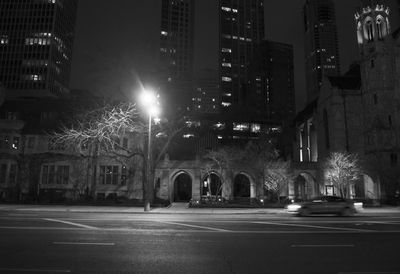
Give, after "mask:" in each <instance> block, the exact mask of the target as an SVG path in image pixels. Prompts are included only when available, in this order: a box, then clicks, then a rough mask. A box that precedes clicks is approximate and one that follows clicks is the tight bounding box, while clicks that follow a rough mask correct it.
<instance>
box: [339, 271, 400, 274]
mask: <svg viewBox="0 0 400 274" xmlns="http://www.w3.org/2000/svg"><path fill="white" fill-rule="evenodd" d="M338 274H400V272H398V271H397V272H387V271H378V272H365V271H362V272H338Z"/></svg>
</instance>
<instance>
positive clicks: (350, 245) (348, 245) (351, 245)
mask: <svg viewBox="0 0 400 274" xmlns="http://www.w3.org/2000/svg"><path fill="white" fill-rule="evenodd" d="M290 247H354V245H353V244H347V245H291V246H290Z"/></svg>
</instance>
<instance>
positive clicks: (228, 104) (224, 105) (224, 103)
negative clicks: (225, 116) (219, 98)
mask: <svg viewBox="0 0 400 274" xmlns="http://www.w3.org/2000/svg"><path fill="white" fill-rule="evenodd" d="M221 104H222V106H223V107H230V106H231V105H232V104H231V103H228V102H222V103H221Z"/></svg>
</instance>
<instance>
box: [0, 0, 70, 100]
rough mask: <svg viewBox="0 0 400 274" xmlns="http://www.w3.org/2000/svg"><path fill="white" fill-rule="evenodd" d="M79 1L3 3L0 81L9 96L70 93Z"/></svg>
mask: <svg viewBox="0 0 400 274" xmlns="http://www.w3.org/2000/svg"><path fill="white" fill-rule="evenodd" d="M76 10H77V0H28V1H27V0H8V1H7V0H4V1H1V2H0V82H2V83H3V84H4V86H5V88H6V90H7V97H13V98H14V97H43V96H45V97H48V96H50V97H60V96H63V95H65V94H66V93H68V90H67V88H68V83H69V78H70V70H71V58H72V44H73V37H74V27H75V19H76Z"/></svg>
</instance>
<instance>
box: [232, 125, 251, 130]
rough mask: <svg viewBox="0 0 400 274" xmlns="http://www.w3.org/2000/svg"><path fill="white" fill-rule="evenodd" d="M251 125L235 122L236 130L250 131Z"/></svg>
mask: <svg viewBox="0 0 400 274" xmlns="http://www.w3.org/2000/svg"><path fill="white" fill-rule="evenodd" d="M249 127H250V126H249V124H248V123H233V130H234V131H248V130H249Z"/></svg>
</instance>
